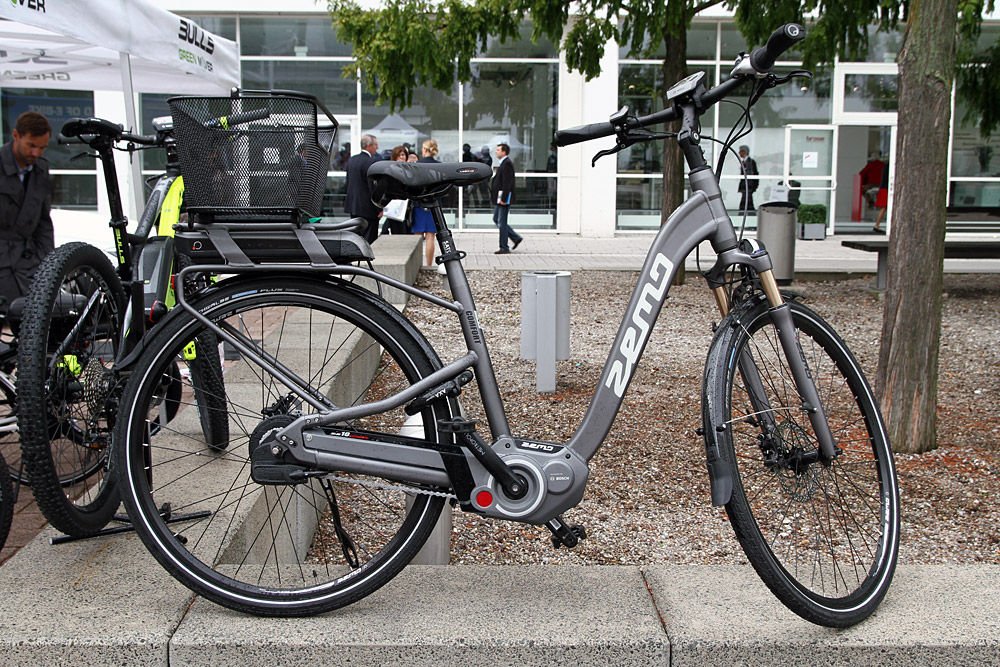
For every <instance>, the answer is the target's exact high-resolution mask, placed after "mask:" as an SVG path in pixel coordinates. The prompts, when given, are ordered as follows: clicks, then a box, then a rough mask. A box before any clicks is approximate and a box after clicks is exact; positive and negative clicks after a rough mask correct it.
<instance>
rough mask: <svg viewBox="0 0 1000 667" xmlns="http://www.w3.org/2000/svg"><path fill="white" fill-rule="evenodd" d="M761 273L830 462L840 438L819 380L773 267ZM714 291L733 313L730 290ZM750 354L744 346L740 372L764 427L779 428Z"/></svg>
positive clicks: (776, 323)
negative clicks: (835, 433) (835, 434)
mask: <svg viewBox="0 0 1000 667" xmlns="http://www.w3.org/2000/svg"><path fill="white" fill-rule="evenodd" d="M757 277H758V279H759V280H760V284H761V287H762V289H763V290H764V295H765V296H766V297H767V302H768V305H770V307H771V317H772V319H773V321H774V326H775V328H776V329H777V333H778V341H779V343H780V344H781V349H782V352H784V355H785V359H786V360H787V362H788V368H789V370H790V371H791V373H792V378H793V380H794V381H795V388H796V390H797V392H798V396H799V400H800V401H801V402H802V409H803V410H804V411H805V412H806V414H807V415H808V416H809V422H810V424H812V427H813V432H814V433H815V434H816V439H817V440H818V441H819V455H820V460H821V461H822V462H824V463H829V462H830V461H832V460H833V459H834V458H835V457H836V452H837V447H836V441H835V439H834V437H833V432H832V431H830V424H829V422H827V419H826V412H825V411H824V409H823V404H822V403H821V401H820V398H819V392H818V391H817V390H816V384H815V382H813V379H812V374H811V373H810V371H809V364H808V363H807V362H806V358H805V354H804V353H803V352H802V346H801V345H800V344H799V339H798V336H797V335H796V333H795V331H796V329H795V323H794V322H793V321H792V312H791V309H790V308H789V307H788V304H787V303H785V300H784V298H783V297H782V296H781V291H780V290H779V289H778V284H777V282H776V281H775V279H774V273H773V272H772V271H770V270H765V271H760V272H759V273H758V274H757ZM712 293H713V295H714V296H715V302H716V305H717V306H718V307H719V311H720V312H721V313H722V315H723V317H725V316H726V315H728V314H729V308H730V304H729V295H728V293H727V292H726V290H725V288H724V287H723V286H716V287H714V288H713V289H712ZM750 354H751V351H750V350H749V349H746V350H744V352H743V356H742V357H741V358H740V361H739V367H740V373H741V374H742V376H743V379H744V382H745V383H746V385H747V391H748V392H749V394H750V396H751V400H752V402H753V405H754V410H755V411H757V413H758V414H759V415H760V417H761V418H762V420H763V423H764V430H765V431H768V432H770V431H773V429H774V428H775V421H774V413H773V411H772V409H771V406H770V403H769V402H768V400H767V394H766V392H765V390H764V384H763V382H762V381H761V379H760V373H759V372H758V370H757V365H756V364H755V363H754V361H753V358H752V357H750Z"/></svg>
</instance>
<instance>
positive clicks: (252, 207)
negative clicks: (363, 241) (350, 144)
mask: <svg viewBox="0 0 1000 667" xmlns="http://www.w3.org/2000/svg"><path fill="white" fill-rule="evenodd" d="M168 102H169V104H170V112H171V115H172V116H173V119H174V133H175V136H176V139H177V150H178V153H179V156H180V163H181V172H182V173H183V174H184V201H185V203H186V205H187V208H188V210H189V211H192V212H196V213H197V212H208V213H218V214H222V215H226V214H235V215H240V214H256V215H288V214H291V215H295V214H296V213H297V211H303V212H305V213H306V214H307V215H310V216H317V215H319V214H320V205H321V203H322V200H323V190H324V189H325V187H326V173H327V169H328V168H329V165H330V152H331V149H332V147H333V145H334V141H335V140H336V137H337V121H336V120H335V119H334V118H333V116H332V115H331V114H330V113H329V111H327V110H326V108H325V107H323V105H322V104H321V103H319V102H318V101H317V100H316V99H315V98H314V97H311V96H308V95H305V94H299V93H286V92H267V93H253V94H250V93H247V92H245V91H244V93H242V94H240V95H239V96H234V97H173V98H171V99H170V100H168ZM317 108H319V110H321V111H322V114H320V113H318V112H317Z"/></svg>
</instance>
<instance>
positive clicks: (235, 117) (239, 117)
mask: <svg viewBox="0 0 1000 667" xmlns="http://www.w3.org/2000/svg"><path fill="white" fill-rule="evenodd" d="M270 115H271V110H270V109H268V108H266V107H265V108H263V109H254V110H253V111H244V112H242V113H234V114H230V115H229V116H219V117H218V118H213V119H212V120H210V121H208V122H207V123H205V127H221V128H225V129H227V130H228V129H229V128H230V127H232V126H233V125H239V124H241V123H251V122H253V121H255V120H263V119H265V118H267V117H268V116H270Z"/></svg>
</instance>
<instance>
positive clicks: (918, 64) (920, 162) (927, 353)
mask: <svg viewBox="0 0 1000 667" xmlns="http://www.w3.org/2000/svg"><path fill="white" fill-rule="evenodd" d="M957 4H958V3H957V0H913V1H912V2H911V3H910V8H909V18H908V22H907V25H906V33H905V35H904V38H903V48H902V50H901V51H900V53H899V126H898V134H897V138H896V169H895V174H896V181H895V183H896V188H895V193H894V195H893V200H892V201H893V215H892V234H891V237H890V239H889V270H888V286H887V289H886V292H885V311H884V313H883V317H882V348H881V350H880V353H879V362H878V373H877V375H876V382H875V386H876V393H877V394H878V396H879V397H880V399H881V402H882V410H883V414H884V415H885V418H886V424H887V427H888V430H889V438H890V441H891V442H892V445H893V449H894V450H895V451H897V452H925V451H928V450H930V449H933V448H934V447H936V446H937V434H936V428H937V420H936V412H935V410H936V406H937V378H938V347H939V343H940V338H941V289H942V271H943V262H944V232H945V207H946V205H947V195H946V192H947V182H946V171H947V170H946V165H947V157H948V132H949V125H950V119H951V90H952V82H953V80H954V72H955V24H956V15H957V11H958V7H957Z"/></svg>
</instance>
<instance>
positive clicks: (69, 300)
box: [17, 243, 125, 536]
mask: <svg viewBox="0 0 1000 667" xmlns="http://www.w3.org/2000/svg"><path fill="white" fill-rule="evenodd" d="M27 299H28V300H27V303H26V304H25V308H24V315H23V318H22V320H21V328H20V332H19V340H18V359H17V369H18V373H17V398H18V406H17V407H18V428H19V431H20V436H21V448H22V452H23V462H24V466H25V469H26V471H27V474H28V477H29V479H30V480H31V491H32V493H33V494H34V496H35V500H36V501H37V503H38V508H39V509H40V510H41V512H42V514H44V515H45V518H46V519H48V520H49V522H50V523H51V524H52V525H53V526H54V527H55V528H57V529H58V530H61V531H62V532H64V533H66V534H68V535H75V536H87V535H93V534H95V533H97V532H98V531H100V530H101V529H102V528H103V527H104V526H105V525H106V524H107V523H108V521H110V520H111V517H112V516H113V515H114V511H115V509H117V507H118V502H119V500H118V494H117V491H116V487H115V483H114V477H113V475H111V474H110V471H109V469H108V457H109V452H110V444H111V426H112V421H113V417H114V415H113V412H114V402H113V401H112V400H109V399H111V398H112V397H113V395H114V394H115V392H116V390H117V376H116V374H115V373H114V371H113V370H112V365H113V363H114V359H115V354H116V352H117V349H118V337H119V335H120V332H121V331H122V330H123V324H124V310H125V309H124V304H125V294H124V291H123V290H122V286H121V282H120V281H119V279H118V275H117V274H116V273H115V270H114V269H113V268H112V266H111V263H110V261H109V260H108V258H107V256H106V255H105V254H104V253H103V252H102V251H101V250H99V249H97V248H95V247H93V246H90V245H87V244H85V243H70V244H67V245H64V246H61V247H59V248H57V249H56V250H55V252H53V253H51V254H50V255H49V256H48V257H47V258H46V259H45V261H44V262H42V265H41V266H40V267H39V269H38V272H37V273H36V275H35V279H34V283H33V287H32V291H31V294H30V295H29V296H28V297H27Z"/></svg>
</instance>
